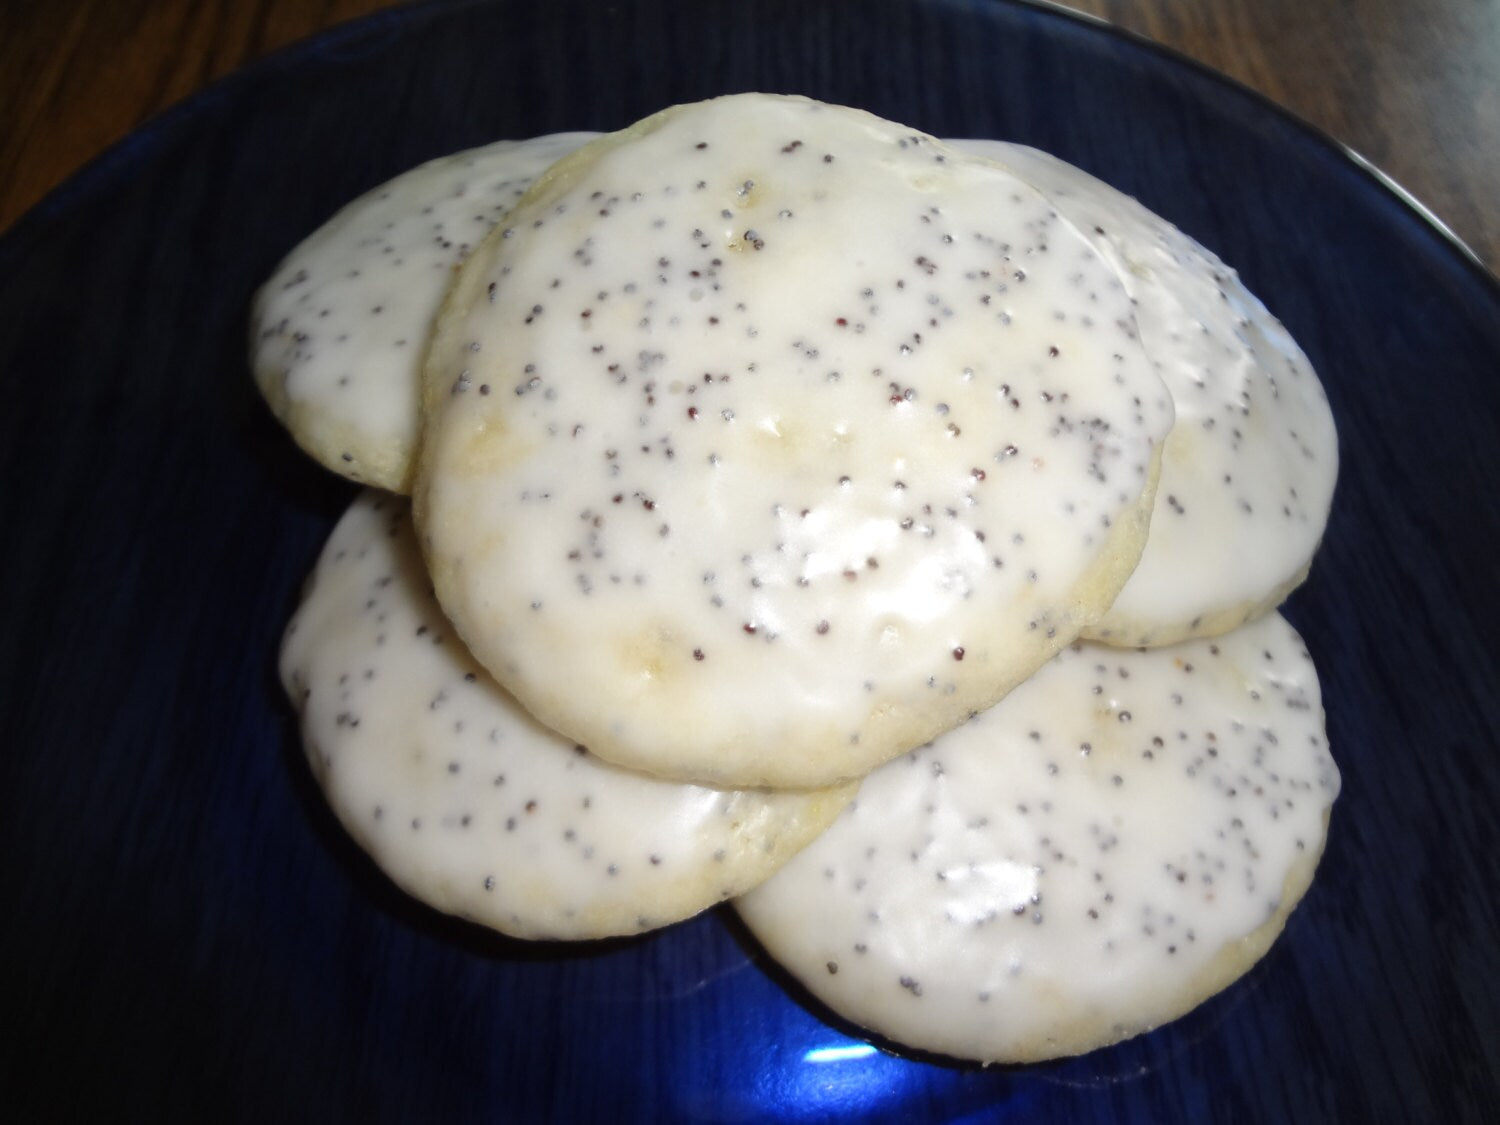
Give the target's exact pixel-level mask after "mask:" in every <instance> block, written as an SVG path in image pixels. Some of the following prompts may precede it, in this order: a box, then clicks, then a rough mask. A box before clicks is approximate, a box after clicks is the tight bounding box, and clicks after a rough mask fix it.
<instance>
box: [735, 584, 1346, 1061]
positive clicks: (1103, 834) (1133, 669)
mask: <svg viewBox="0 0 1500 1125" xmlns="http://www.w3.org/2000/svg"><path fill="white" fill-rule="evenodd" d="M1338 789H1339V775H1338V771H1337V769H1336V767H1335V766H1334V763H1333V760H1332V758H1331V757H1330V756H1329V754H1328V749H1327V746H1326V743H1325V738H1324V731H1323V712H1322V705H1321V699H1320V695H1319V691H1318V682H1317V676H1316V673H1315V672H1314V669H1313V666H1312V662H1311V660H1310V659H1309V658H1308V655H1307V653H1306V651H1305V650H1304V648H1303V645H1302V641H1301V639H1300V638H1299V637H1298V636H1297V634H1296V633H1295V632H1294V631H1293V629H1292V628H1291V626H1290V625H1288V624H1287V623H1286V621H1285V620H1284V619H1283V618H1281V617H1280V616H1279V615H1276V614H1273V615H1271V616H1269V617H1266V618H1263V619H1261V620H1260V621H1257V622H1255V623H1253V624H1250V625H1247V626H1244V627H1242V628H1241V629H1239V630H1237V631H1236V632H1233V633H1231V634H1229V635H1227V636H1225V637H1223V638H1221V639H1219V640H1218V641H1207V640H1200V641H1192V642H1188V643H1185V644H1183V645H1181V646H1178V647H1175V648H1168V649H1152V650H1149V651H1136V650H1130V651H1127V650H1119V649H1111V648H1106V647H1104V646H1097V645H1087V644H1082V643H1080V644H1078V645H1077V646H1075V647H1072V648H1070V649H1068V650H1065V651H1064V652H1063V653H1062V654H1061V655H1060V656H1059V657H1058V658H1057V660H1056V661H1054V662H1053V663H1052V664H1049V665H1048V666H1047V667H1046V668H1044V669H1042V670H1041V671H1040V672H1038V673H1037V674H1036V676H1035V677H1033V678H1032V679H1031V680H1030V681H1028V682H1027V683H1026V684H1023V685H1022V686H1021V687H1019V688H1017V689H1016V690H1015V691H1014V692H1012V693H1011V694H1010V695H1009V696H1008V697H1007V698H1006V699H1005V700H1004V701H1002V702H1001V703H1000V704H999V705H998V706H997V707H995V708H994V709H993V710H991V711H988V712H986V713H984V714H983V715H980V716H979V717H977V718H976V719H974V720H973V721H972V722H970V723H968V724H966V725H964V726H962V727H960V728H958V729H957V730H954V731H952V732H950V733H948V734H946V735H944V736H943V737H942V738H940V739H938V740H937V741H936V742H934V743H933V744H932V745H931V746H928V747H925V748H923V749H922V750H920V751H917V752H916V753H913V754H911V755H908V756H905V757H903V758H900V759H897V760H896V761H894V762H891V763H889V764H888V765H886V766H884V767H882V768H881V769H880V770H877V771H876V772H875V773H873V774H871V775H870V776H869V777H868V778H866V779H865V782H864V784H863V786H862V787H861V788H860V791H859V794H858V796H857V797H856V798H855V801H854V803H853V804H852V805H850V807H849V808H848V809H847V810H846V811H845V813H844V815H843V816H842V817H841V818H840V819H839V820H838V822H837V823H835V824H834V826H833V827H832V828H831V829H829V830H828V831H827V832H826V833H824V834H823V835H822V836H821V837H819V839H818V840H817V841H815V842H814V843H813V844H812V845H811V846H809V847H808V848H807V849H806V850H805V851H803V852H802V853H801V854H800V855H799V856H798V857H797V858H796V859H794V860H793V861H792V862H791V863H790V864H788V865H787V866H786V867H784V868H783V869H782V870H781V871H780V872H778V873H777V874H776V875H775V876H773V877H772V878H771V879H770V880H768V881H767V882H766V883H764V884H763V885H762V886H761V887H760V888H758V889H757V890H755V891H753V892H751V893H750V894H749V895H747V896H745V897H744V898H743V899H741V900H740V901H739V902H738V903H737V906H738V908H739V910H740V913H741V914H742V916H743V917H744V919H745V921H746V922H747V923H748V924H749V925H750V928H751V929H752V930H753V931H754V932H755V934H756V935H757V936H758V937H759V938H760V940H761V941H762V942H763V943H764V944H765V946H766V948H767V949H768V950H769V952H770V953H771V955H772V956H773V957H775V958H776V959H777V960H778V961H780V962H781V963H782V964H783V965H785V966H786V967H787V968H788V969H789V970H790V971H791V972H792V973H793V974H794V975H796V976H797V977H798V978H800V979H801V980H802V981H803V983H805V984H806V985H807V987H808V988H809V989H811V990H812V992H813V993H814V994H816V995H817V996H818V997H819V999H821V1000H823V1001H824V1002H826V1003H827V1004H828V1005H829V1006H830V1007H832V1008H833V1009H834V1010H835V1011H837V1012H839V1013H841V1014H843V1015H844V1016H846V1017H848V1018H849V1019H851V1020H853V1021H854V1022H855V1023H857V1024H859V1025H861V1026H863V1027H867V1028H870V1029H872V1030H874V1031H876V1032H878V1033H880V1034H881V1035H884V1036H887V1037H889V1038H890V1039H892V1040H895V1041H896V1042H898V1043H903V1044H906V1045H908V1046H911V1047H916V1048H920V1049H923V1050H929V1051H936V1052H940V1053H943V1054H948V1055H953V1056H957V1057H961V1058H971V1059H979V1060H983V1061H1027V1060H1035V1059H1042V1058H1049V1057H1055V1056H1059V1055H1064V1054H1075V1053H1081V1052H1083V1051H1087V1050H1090V1049H1092V1048H1094V1047H1097V1046H1102V1045H1104V1044H1107V1043H1112V1042H1115V1041H1116V1040H1119V1039H1123V1038H1126V1037H1128V1036H1130V1035H1133V1034H1135V1033H1137V1032H1139V1031H1142V1030H1145V1029H1147V1028H1150V1027H1153V1026H1156V1025H1157V1024H1160V1023H1162V1022H1165V1021H1166V1020H1169V1019H1172V1018H1175V1017H1176V1016H1178V1015H1180V1014H1182V1013H1183V1012H1185V1011H1187V1010H1188V1009H1189V1008H1191V1007H1193V1006H1194V1005H1195V1004H1197V1003H1198V1002H1200V1001H1201V1000H1203V999H1205V998H1206V997H1207V996H1209V995H1211V994H1212V993H1214V992H1216V991H1217V990H1219V989H1220V988H1222V987H1224V986H1225V985H1226V984H1228V983H1229V982H1230V981H1232V980H1234V979H1235V978H1236V977H1238V976H1239V975H1240V974H1241V973H1243V972H1244V971H1245V970H1246V969H1248V968H1249V966H1250V965H1251V964H1253V963H1254V962H1255V961H1256V960H1257V959H1258V958H1259V957H1260V956H1261V955H1262V954H1263V953H1264V952H1265V951H1266V949H1267V948H1268V947H1269V946H1270V944H1271V942H1272V941H1273V940H1274V939H1275V937H1276V935H1277V934H1278V933H1279V932H1280V930H1281V928H1282V925H1283V924H1284V922H1285V920H1286V917H1287V915H1288V913H1289V912H1290V911H1291V909H1292V907H1293V906H1294V905H1295V904H1296V902H1297V901H1298V899H1299V898H1300V897H1301V895H1302V893H1303V892H1304V890H1305V889H1306V887H1307V885H1308V883H1309V881H1310V880H1311V878H1312V872H1313V869H1314V867H1315V866H1316V864H1317V860H1318V857H1319V855H1320V854H1321V852H1322V848H1323V840H1324V836H1325V832H1326V828H1327V818H1328V812H1329V809H1330V807H1331V805H1332V802H1333V800H1334V797H1335V796H1336V795H1337V793H1338Z"/></svg>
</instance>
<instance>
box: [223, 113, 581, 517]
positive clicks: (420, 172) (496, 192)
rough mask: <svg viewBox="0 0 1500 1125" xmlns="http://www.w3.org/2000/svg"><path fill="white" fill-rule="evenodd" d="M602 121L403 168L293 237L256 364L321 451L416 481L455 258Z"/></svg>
mask: <svg viewBox="0 0 1500 1125" xmlns="http://www.w3.org/2000/svg"><path fill="white" fill-rule="evenodd" d="M593 136H594V134H592V133H562V134H558V135H556V136H548V137H537V138H534V139H532V140H525V141H500V142H498V143H496V144H492V145H487V146H486V147H484V148H477V149H471V150H469V151H467V152H461V153H458V154H456V155H453V156H447V157H443V158H441V159H438V160H433V161H431V162H429V163H426V164H423V165H421V166H420V167H418V168H414V169H412V170H411V171H409V172H406V173H404V174H403V175H400V176H397V177H396V178H395V179H394V180H391V181H390V182H389V183H387V184H384V185H382V186H381V187H378V188H376V189H375V190H373V191H371V192H369V193H368V194H366V195H363V196H361V197H360V198H359V199H357V200H355V201H354V202H353V203H350V204H349V205H348V206H347V207H345V208H343V209H342V210H341V211H339V212H338V214H336V215H334V217H333V218H331V219H329V220H328V222H327V223H325V224H324V225H323V226H322V227H321V228H319V229H318V230H317V231H316V232H315V233H314V234H312V235H311V236H309V237H308V238H307V240H306V241H304V242H303V243H302V244H301V245H299V246H298V247H297V248H296V249H295V250H293V251H292V252H291V253H290V254H289V255H288V256H287V258H286V260H285V261H283V262H282V263H281V265H280V266H279V267H278V268H277V270H276V272H275V274H273V275H272V276H271V278H270V279H269V280H268V281H267V282H266V283H265V285H264V286H263V287H262V288H261V290H260V291H259V293H257V295H256V298H255V302H254V307H253V309H252V314H251V330H250V366H251V369H252V371H253V373H254V375H255V381H256V384H257V385H258V386H259V387H260V390H261V393H262V394H263V395H264V396H265V398H266V401H267V402H268V403H270V405H271V409H272V411H273V412H274V413H275V415H276V417H277V418H278V419H280V420H281V422H282V423H283V424H284V425H285V426H286V427H287V429H288V430H290V431H291V433H292V436H293V437H294V438H295V439H296V441H297V443H298V444H299V445H300V446H302V448H303V449H305V450H306V451H307V452H308V453H310V454H312V456H313V457H314V458H316V459H317V460H318V461H319V462H321V463H322V464H323V465H325V466H327V467H328V468H330V469H332V470H334V471H335V472H337V473H342V474H343V475H344V476H346V477H349V478H350V479H351V480H356V481H364V482H366V483H368V484H372V485H378V486H380V487H381V488H387V489H390V490H391V491H394V492H406V491H409V489H410V482H411V461H412V455H413V449H414V446H415V443H416V436H417V403H418V392H417V380H418V376H419V373H420V370H421V362H422V354H423V351H424V350H425V348H426V344H427V337H428V333H429V331H430V329H431V325H432V318H433V316H434V315H435V314H436V312H437V310H438V307H439V305H440V304H441V303H442V298H443V292H444V291H445V290H446V289H447V287H448V283H449V281H450V280H451V279H452V276H453V270H454V268H455V267H456V266H457V265H458V263H459V262H460V261H461V260H462V259H463V256H464V255H465V254H466V253H467V252H468V250H469V249H470V248H471V247H473V246H474V245H476V244H477V243H478V242H479V241H480V240H481V239H482V238H483V237H484V236H485V235H486V234H487V233H489V230H490V228H491V227H492V226H494V224H495V223H496V221H497V220H499V218H500V217H501V216H502V215H503V214H504V213H505V212H506V211H507V210H508V209H509V208H510V207H511V206H512V205H513V204H514V203H515V202H516V200H517V199H518V198H519V197H520V195H521V194H522V192H524V191H525V190H526V188H527V187H528V186H530V184H531V182H532V181H533V180H534V179H535V178H536V177H537V176H538V175H539V174H540V173H541V172H542V171H543V170H544V169H546V168H547V167H548V166H549V165H550V164H551V163H552V162H553V161H555V160H556V159H557V158H558V157H560V156H562V155H564V154H565V153H568V152H571V151H573V150H574V149H575V148H577V147H578V146H579V145H580V144H582V143H583V142H584V141H585V140H588V139H590V138H591V137H593Z"/></svg>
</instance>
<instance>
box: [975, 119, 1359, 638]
mask: <svg viewBox="0 0 1500 1125" xmlns="http://www.w3.org/2000/svg"><path fill="white" fill-rule="evenodd" d="M953 143H954V144H955V145H957V146H958V147H960V148H962V149H963V150H965V151H968V152H972V153H975V154H977V155H980V156H985V157H988V158H990V159H993V160H995V161H997V162H998V163H1000V164H1002V165H1003V166H1005V167H1006V168H1009V169H1010V170H1011V171H1013V172H1015V173H1016V174H1017V175H1019V176H1020V177H1021V178H1022V179H1025V180H1027V181H1028V182H1030V183H1032V184H1034V185H1035V186H1037V187H1038V188H1039V189H1041V191H1042V192H1043V193H1044V194H1045V195H1047V196H1048V197H1049V198H1050V199H1051V200H1052V201H1053V203H1055V204H1056V206H1057V208H1058V210H1060V211H1061V212H1062V213H1063V215H1064V216H1065V217H1066V218H1067V219H1068V220H1069V221H1071V222H1072V223H1073V224H1074V225H1075V226H1077V227H1078V229H1079V230H1081V231H1083V232H1084V233H1085V234H1086V235H1087V236H1089V237H1090V238H1091V239H1092V240H1093V242H1094V244H1095V245H1096V246H1097V247H1098V248H1099V250H1100V252H1101V253H1103V254H1104V255H1105V256H1106V257H1107V258H1109V260H1110V261H1111V262H1113V263H1114V265H1115V267H1116V268H1117V269H1118V270H1119V273H1120V276H1121V278H1122V279H1123V280H1124V283H1125V287H1126V288H1127V289H1128V290H1129V292H1130V294H1131V296H1132V297H1133V298H1134V299H1135V301H1136V319H1137V321H1138V322H1139V324H1140V331H1141V339H1142V341H1143V342H1144V343H1145V345H1146V349H1147V351H1148V352H1149V353H1150V354H1151V357H1152V359H1153V360H1154V361H1155V362H1156V364H1157V368H1158V370H1159V372H1160V373H1161V376H1162V379H1163V380H1164V381H1165V382H1166V384H1167V387H1168V389H1169V390H1170V391H1171V393H1172V399H1173V402H1174V404H1175V406H1176V411H1177V422H1176V425H1175V426H1174V427H1173V430H1172V432H1171V434H1170V435H1169V436H1168V438H1167V444H1166V450H1165V452H1164V454H1163V458H1162V475H1161V482H1160V484H1159V486H1158V488H1157V493H1156V507H1155V510H1154V512H1153V514H1152V521H1151V533H1150V537H1149V538H1148V540H1147V544H1146V550H1145V553H1144V554H1143V555H1142V557H1141V562H1140V565H1139V566H1138V567H1137V568H1136V571H1135V573H1134V574H1133V575H1132V576H1131V578H1130V581H1129V582H1128V583H1126V585H1125V588H1124V589H1123V590H1122V591H1121V592H1120V596H1119V598H1118V599H1116V601H1115V604H1114V606H1113V607H1112V608H1111V610H1110V612H1109V613H1108V614H1107V615H1106V616H1105V617H1104V619H1103V620H1101V621H1100V622H1099V623H1098V624H1096V625H1094V626H1091V627H1090V628H1089V629H1087V630H1086V631H1085V635H1086V636H1091V637H1095V638H1097V639H1100V640H1107V641H1109V642H1110V643H1114V644H1121V645H1139V644H1163V643H1170V642H1172V641H1176V640H1181V639H1184V638H1185V637H1187V636H1194V635H1197V636H1205V635H1211V634H1213V633H1218V632H1223V631H1225V630H1227V629H1231V628H1233V627H1234V626H1236V625H1238V624H1240V622H1241V621H1243V620H1244V619H1245V618H1246V617H1247V615H1258V614H1259V613H1262V612H1264V611H1266V610H1268V609H1270V608H1272V607H1274V606H1275V605H1276V604H1278V603H1279V602H1280V601H1281V600H1282V599H1283V598H1284V597H1285V596H1286V595H1287V594H1288V593H1289V592H1290V591H1291V589H1292V588H1293V587H1295V586H1296V585H1297V584H1299V583H1300V582H1301V581H1302V579H1303V577H1304V576H1305V575H1306V573H1307V568H1308V565H1309V564H1310V562H1311V560H1312V557H1313V553H1314V552H1315V551H1316V550H1317V547H1318V543H1319V541H1320V540H1321V538H1322V535H1323V529H1324V527H1325V525H1326V524H1327V522H1328V510H1329V506H1330V504H1331V502H1332V499H1333V488H1334V481H1335V479H1336V478H1337V475H1338V438H1337V435H1336V433H1335V431H1334V423H1333V415H1332V412H1331V411H1330V410H1329V408H1328V400H1327V398H1326V397H1325V395H1324V393H1323V387H1322V384H1321V383H1320V382H1319V381H1318V377H1317V374H1316V373H1315V372H1314V371H1313V368H1312V365H1311V363H1310V362H1309V361H1308V359H1307V356H1306V355H1305V354H1303V352H1302V349H1301V348H1299V347H1298V346H1297V344H1296V342H1295V341H1294V340H1293V339H1292V338H1291V336H1290V335H1289V334H1288V333H1287V331H1286V329H1285V328H1284V327H1283V326H1282V325H1281V323H1280V322H1279V321H1278V320H1277V319H1276V318H1275V317H1274V316H1272V315H1271V314H1270V313H1269V312H1268V311H1267V310H1266V307H1265V306H1264V305H1263V304H1262V303H1261V302H1260V301H1259V300H1258V299H1257V298H1256V297H1255V296H1254V294H1252V293H1250V292H1249V291H1248V290H1247V289H1246V288H1245V286H1244V285H1243V283H1241V281H1240V279H1239V276H1238V275H1237V274H1236V273H1235V271H1234V270H1232V269H1230V268H1229V267H1228V266H1226V265H1225V264H1224V263H1223V262H1222V261H1220V260H1219V259H1218V258H1217V257H1216V256H1215V255H1214V254H1213V253H1212V252H1210V251H1209V250H1207V249H1205V248H1204V247H1202V246H1200V245H1199V244H1198V243H1197V242H1195V241H1194V240H1193V239H1191V238H1189V237H1188V236H1187V235H1185V234H1183V233H1182V232H1181V231H1179V230H1178V229H1177V228H1176V227H1174V226H1172V225H1171V224H1170V223H1168V222H1167V221H1166V220H1164V219H1162V218H1160V217H1159V216H1157V215H1155V214H1153V213H1152V212H1151V211H1149V210H1148V209H1146V208H1145V207H1143V206H1141V204H1139V203H1138V202H1136V201H1135V200H1134V199H1131V198H1130V197H1129V196H1127V195H1124V194H1123V193H1121V192H1119V191H1117V190H1116V189H1114V188H1112V187H1110V186H1109V185H1108V184H1105V183H1103V182H1101V181H1100V180H1097V179H1095V178H1094V177H1092V176H1089V175H1087V174H1086V173H1084V172H1082V171H1081V170H1079V169H1077V168H1074V167H1073V166H1071V165H1069V164H1067V163H1065V162H1063V161H1061V160H1059V159H1057V158H1056V157H1054V156H1050V155H1048V154H1047V153H1044V152H1038V151H1037V150H1035V149H1031V148H1025V147H1022V146H1020V145H1013V144H1007V143H1005V142H1001V141H955V142H953Z"/></svg>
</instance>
